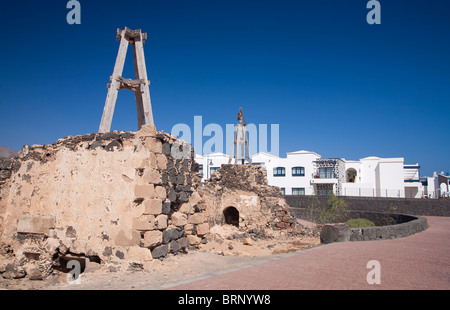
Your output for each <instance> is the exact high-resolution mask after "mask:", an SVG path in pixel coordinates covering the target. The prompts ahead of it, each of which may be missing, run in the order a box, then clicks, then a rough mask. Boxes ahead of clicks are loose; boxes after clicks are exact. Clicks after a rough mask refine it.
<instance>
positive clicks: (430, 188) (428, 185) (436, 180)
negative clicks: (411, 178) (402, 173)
mask: <svg viewBox="0 0 450 310" xmlns="http://www.w3.org/2000/svg"><path fill="white" fill-rule="evenodd" d="M420 181H421V183H422V184H423V188H424V190H423V196H424V197H426V198H440V197H450V176H448V175H444V172H441V173H440V174H437V173H436V172H434V173H433V176H432V177H424V178H420Z"/></svg>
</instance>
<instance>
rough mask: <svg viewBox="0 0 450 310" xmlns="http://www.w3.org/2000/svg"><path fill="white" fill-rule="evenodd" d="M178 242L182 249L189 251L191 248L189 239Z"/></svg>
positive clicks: (181, 239) (184, 238)
mask: <svg viewBox="0 0 450 310" xmlns="http://www.w3.org/2000/svg"><path fill="white" fill-rule="evenodd" d="M177 242H178V246H179V247H180V249H187V248H188V247H189V239H188V238H187V237H183V238H180V239H178V240H177Z"/></svg>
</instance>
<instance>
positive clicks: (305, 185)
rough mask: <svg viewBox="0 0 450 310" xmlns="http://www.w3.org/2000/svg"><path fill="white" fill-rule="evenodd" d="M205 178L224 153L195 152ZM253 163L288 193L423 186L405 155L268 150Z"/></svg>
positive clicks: (361, 192) (391, 192)
mask: <svg viewBox="0 0 450 310" xmlns="http://www.w3.org/2000/svg"><path fill="white" fill-rule="evenodd" d="M195 160H196V161H197V163H198V164H199V165H200V167H201V168H200V169H201V170H200V172H201V173H202V175H203V181H204V180H206V179H208V178H209V177H210V176H211V174H212V173H213V172H214V171H216V170H217V169H219V168H220V166H221V165H222V164H227V163H228V160H229V156H228V155H226V154H223V153H214V154H210V155H205V156H201V155H196V157H195ZM252 164H253V165H261V166H263V167H265V169H266V170H267V178H268V182H269V184H270V185H273V186H278V187H280V188H281V190H282V192H283V193H284V194H285V195H314V194H318V195H327V194H328V193H330V192H331V191H332V192H334V193H336V195H338V196H365V197H397V198H405V197H406V198H421V197H423V195H424V188H423V185H422V182H421V181H420V178H419V169H420V166H419V165H418V164H415V165H405V164H404V158H402V157H399V158H380V157H374V156H371V157H366V158H362V159H360V160H358V161H356V160H345V159H343V158H321V156H320V155H319V154H317V153H315V152H310V151H304V150H302V151H297V152H291V153H287V156H286V158H281V157H278V156H274V155H271V154H267V153H257V154H255V155H253V156H252Z"/></svg>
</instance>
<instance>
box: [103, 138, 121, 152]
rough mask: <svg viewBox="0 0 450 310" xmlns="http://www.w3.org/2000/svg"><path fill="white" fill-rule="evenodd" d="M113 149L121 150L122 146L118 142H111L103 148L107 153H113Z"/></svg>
mask: <svg viewBox="0 0 450 310" xmlns="http://www.w3.org/2000/svg"><path fill="white" fill-rule="evenodd" d="M114 149H117V150H121V149H122V144H121V143H120V142H119V141H118V140H114V141H111V142H110V143H108V145H106V147H105V150H106V151H107V152H112V151H114Z"/></svg>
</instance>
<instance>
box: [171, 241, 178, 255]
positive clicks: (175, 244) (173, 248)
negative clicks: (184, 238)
mask: <svg viewBox="0 0 450 310" xmlns="http://www.w3.org/2000/svg"><path fill="white" fill-rule="evenodd" d="M179 250H180V245H179V244H178V241H177V240H172V241H170V242H169V252H170V253H176V252H178V251H179Z"/></svg>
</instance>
